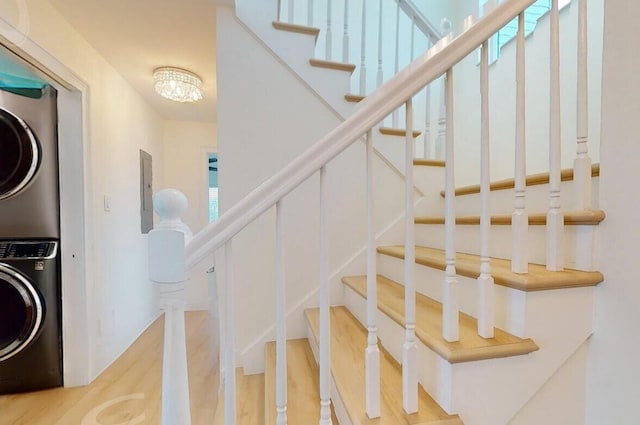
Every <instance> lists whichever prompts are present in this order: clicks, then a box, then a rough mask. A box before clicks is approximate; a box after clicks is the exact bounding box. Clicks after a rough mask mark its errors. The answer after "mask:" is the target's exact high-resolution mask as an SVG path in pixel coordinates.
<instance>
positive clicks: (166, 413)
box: [148, 189, 191, 425]
mask: <svg viewBox="0 0 640 425" xmlns="http://www.w3.org/2000/svg"><path fill="white" fill-rule="evenodd" d="M153 206H154V209H155V211H156V213H157V214H158V215H159V216H160V223H159V224H158V225H157V226H156V227H155V228H154V229H153V230H152V231H151V232H149V237H148V244H149V277H150V279H151V280H152V281H153V282H155V283H156V284H157V285H158V287H159V289H160V291H159V292H160V302H159V304H160V308H161V309H162V310H163V311H164V313H165V315H164V348H163V358H162V425H175V424H184V425H189V424H191V410H190V405H189V375H188V371H187V345H186V334H185V328H184V308H185V301H184V281H185V279H186V271H185V269H186V267H185V260H186V256H185V243H186V242H187V240H188V239H189V238H190V237H191V231H190V230H189V228H188V227H187V225H186V224H184V223H183V222H182V220H181V219H180V217H181V216H182V214H183V213H184V212H185V211H186V210H187V206H188V202H187V198H186V197H185V196H184V195H183V194H182V193H181V192H179V191H177V190H175V189H164V190H161V191H160V192H158V193H156V194H155V195H154V197H153Z"/></svg>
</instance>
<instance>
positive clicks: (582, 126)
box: [573, 0, 591, 210]
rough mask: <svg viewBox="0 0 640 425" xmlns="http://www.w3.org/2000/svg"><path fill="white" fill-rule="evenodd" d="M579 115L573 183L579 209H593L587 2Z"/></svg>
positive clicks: (581, 30) (581, 32) (582, 12)
mask: <svg viewBox="0 0 640 425" xmlns="http://www.w3.org/2000/svg"><path fill="white" fill-rule="evenodd" d="M578 7H579V9H578V113H577V127H578V128H577V136H578V141H577V151H576V153H577V157H576V159H575V161H574V163H573V181H574V185H575V188H576V189H575V191H576V194H577V208H578V209H583V210H590V209H591V158H590V157H589V143H588V142H589V96H588V78H587V76H588V74H587V68H588V61H587V56H588V55H587V47H588V43H587V1H586V0H580V1H579V3H578Z"/></svg>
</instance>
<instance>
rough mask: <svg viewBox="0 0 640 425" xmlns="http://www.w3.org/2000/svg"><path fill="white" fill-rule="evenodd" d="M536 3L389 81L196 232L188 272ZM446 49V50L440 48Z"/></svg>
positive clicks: (495, 17) (517, 1)
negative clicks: (285, 164) (354, 110)
mask: <svg viewBox="0 0 640 425" xmlns="http://www.w3.org/2000/svg"><path fill="white" fill-rule="evenodd" d="M534 1H535V0H510V1H507V2H505V3H502V4H500V5H499V6H497V7H496V8H495V9H494V10H493V11H492V12H491V13H489V14H488V15H486V16H484V17H482V18H481V19H480V20H478V21H477V22H476V23H475V24H474V25H471V26H469V27H468V28H467V29H465V31H464V32H462V33H461V34H460V35H459V36H457V37H456V38H454V39H452V40H450V37H446V38H445V39H443V40H441V41H440V42H438V43H437V44H436V45H435V46H433V47H432V48H431V49H429V50H428V51H427V52H426V53H424V54H422V55H421V56H420V57H418V58H417V59H416V60H415V61H413V62H412V63H411V64H410V65H409V66H407V67H406V68H404V69H403V70H402V71H400V72H399V73H398V74H396V75H395V76H393V77H392V78H391V79H390V80H389V81H387V82H386V83H385V84H383V85H382V86H381V87H380V89H379V90H376V91H375V92H374V93H372V94H371V95H370V96H367V98H365V99H364V100H363V101H362V102H360V108H359V109H358V110H357V111H356V112H355V113H354V114H353V115H352V116H351V117H350V118H348V119H347V120H345V121H344V122H343V123H342V124H340V125H339V126H338V127H336V128H335V129H334V130H333V131H331V132H330V133H329V134H327V135H326V136H324V137H323V138H322V139H320V140H319V141H318V142H316V143H315V144H314V145H313V146H311V147H310V148H309V149H308V150H306V151H305V152H304V153H302V154H301V155H300V156H299V157H298V158H296V159H295V160H293V161H292V162H291V163H290V164H289V165H288V166H286V167H284V168H283V169H281V170H280V171H279V172H278V173H276V174H274V175H273V176H272V177H271V178H269V179H268V180H267V181H265V182H264V183H263V184H261V185H260V186H258V187H257V188H256V189H254V190H253V191H252V192H251V193H249V194H248V195H247V196H246V197H245V198H243V199H242V200H241V201H239V202H238V203H236V204H235V205H234V206H233V207H231V208H230V209H229V210H228V211H227V212H226V213H224V214H223V215H222V216H221V217H220V218H219V219H218V220H217V221H215V222H213V223H211V224H209V225H207V226H206V227H205V228H204V229H202V230H201V231H200V232H198V234H196V235H195V236H194V238H193V239H192V240H191V241H190V242H189V243H188V244H187V267H193V266H194V265H195V264H196V263H197V262H198V261H199V260H202V259H204V258H205V256H207V255H208V254H209V253H210V252H212V251H214V250H215V249H217V248H219V247H220V246H222V245H223V244H224V243H225V242H227V241H228V240H230V239H231V238H232V237H233V236H235V235H236V234H237V233H238V232H240V230H242V229H243V228H244V227H246V226H247V225H248V224H249V223H251V222H252V221H253V220H255V219H256V218H257V217H258V216H260V215H261V214H262V213H264V212H265V211H266V210H267V209H269V208H271V207H272V206H273V205H274V204H275V203H276V202H277V201H278V200H280V199H282V198H283V197H284V196H285V195H287V194H288V193H289V192H291V191H292V190H293V189H295V188H296V187H298V186H299V185H300V184H301V183H302V182H304V181H305V180H306V179H307V178H308V177H309V176H311V175H312V174H314V173H315V172H317V171H318V170H319V169H320V168H321V167H323V166H324V165H325V164H327V163H328V162H329V161H331V160H332V159H333V158H335V157H336V156H337V155H338V154H340V153H341V152H342V151H343V150H345V149H346V148H347V147H348V146H350V145H351V144H352V143H354V142H355V141H356V140H358V139H360V138H361V137H362V135H364V134H366V133H367V131H369V129H371V128H373V127H374V126H375V125H377V123H379V122H381V121H382V120H383V119H384V117H386V116H387V115H389V114H390V113H391V112H393V111H394V110H395V109H396V108H398V107H399V106H400V105H402V104H403V103H404V102H405V101H406V100H407V99H409V98H410V97H411V96H412V95H413V94H415V93H416V92H418V91H419V90H421V89H422V88H423V87H424V86H425V85H427V84H429V83H430V82H432V81H434V80H435V79H436V78H438V77H439V76H440V75H442V74H443V73H444V72H445V71H447V70H448V69H450V68H451V67H453V66H454V65H455V64H456V63H458V62H460V61H461V60H462V59H464V58H465V57H466V56H467V55H468V54H469V53H471V52H472V51H474V50H475V49H476V48H477V47H478V46H479V45H480V44H482V42H484V41H485V40H487V39H488V38H489V37H490V36H492V35H493V34H494V33H495V32H496V31H498V30H499V29H500V28H502V27H503V26H504V25H506V24H507V23H508V22H509V21H511V20H512V19H513V18H515V17H516V16H518V14H519V13H520V12H521V11H522V10H524V9H525V8H526V7H528V6H530V5H531V4H532V3H533V2H534ZM445 45H446V46H447V48H444V47H445Z"/></svg>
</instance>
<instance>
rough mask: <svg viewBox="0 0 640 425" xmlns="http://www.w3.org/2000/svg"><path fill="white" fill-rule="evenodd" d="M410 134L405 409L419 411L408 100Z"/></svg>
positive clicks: (409, 149) (409, 155)
mask: <svg viewBox="0 0 640 425" xmlns="http://www.w3.org/2000/svg"><path fill="white" fill-rule="evenodd" d="M405 112H406V122H407V135H406V140H405V162H404V167H405V168H404V172H405V188H404V207H405V227H404V289H405V292H404V309H405V322H406V325H405V327H406V330H405V334H406V335H405V342H404V345H403V350H402V389H403V391H402V395H403V398H402V400H403V403H402V405H403V407H404V410H405V412H407V413H409V414H411V413H415V412H417V411H418V346H417V343H416V290H415V282H414V279H413V271H414V269H415V267H416V254H415V248H416V246H415V213H414V205H413V191H414V187H413V157H414V153H413V151H414V140H413V107H412V100H411V99H408V100H407V103H406V110H405Z"/></svg>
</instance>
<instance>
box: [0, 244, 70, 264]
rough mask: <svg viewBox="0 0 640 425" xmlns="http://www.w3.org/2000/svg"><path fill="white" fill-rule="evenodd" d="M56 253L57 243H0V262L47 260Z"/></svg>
mask: <svg viewBox="0 0 640 425" xmlns="http://www.w3.org/2000/svg"><path fill="white" fill-rule="evenodd" d="M57 252H58V242H52V241H25V242H22V241H20V242H18V241H12V242H0V260H2V259H19V260H47V259H50V258H54V257H55V256H56V254H57Z"/></svg>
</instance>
